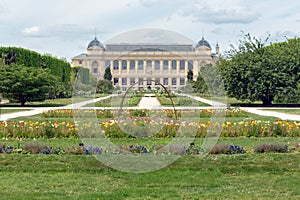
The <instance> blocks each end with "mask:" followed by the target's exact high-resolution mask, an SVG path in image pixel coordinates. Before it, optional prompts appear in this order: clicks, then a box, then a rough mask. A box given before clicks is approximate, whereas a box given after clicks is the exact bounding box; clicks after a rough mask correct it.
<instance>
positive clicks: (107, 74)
mask: <svg viewBox="0 0 300 200" xmlns="http://www.w3.org/2000/svg"><path fill="white" fill-rule="evenodd" d="M104 79H105V80H108V81H110V82H111V81H112V75H111V70H110V67H107V68H106V69H105V72H104Z"/></svg>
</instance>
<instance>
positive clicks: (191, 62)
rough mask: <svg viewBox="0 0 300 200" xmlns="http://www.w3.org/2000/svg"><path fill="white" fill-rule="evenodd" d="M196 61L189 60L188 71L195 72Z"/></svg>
mask: <svg viewBox="0 0 300 200" xmlns="http://www.w3.org/2000/svg"><path fill="white" fill-rule="evenodd" d="M193 65H194V61H192V60H189V62H188V69H190V70H193Z"/></svg>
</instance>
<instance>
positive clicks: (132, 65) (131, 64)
mask: <svg viewBox="0 0 300 200" xmlns="http://www.w3.org/2000/svg"><path fill="white" fill-rule="evenodd" d="M130 70H135V60H131V61H130Z"/></svg>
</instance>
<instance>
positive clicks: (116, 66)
mask: <svg viewBox="0 0 300 200" xmlns="http://www.w3.org/2000/svg"><path fill="white" fill-rule="evenodd" d="M118 69H119V61H118V60H114V70H118Z"/></svg>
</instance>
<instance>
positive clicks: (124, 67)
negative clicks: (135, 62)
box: [122, 60, 127, 70]
mask: <svg viewBox="0 0 300 200" xmlns="http://www.w3.org/2000/svg"><path fill="white" fill-rule="evenodd" d="M122 70H127V60H122Z"/></svg>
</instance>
